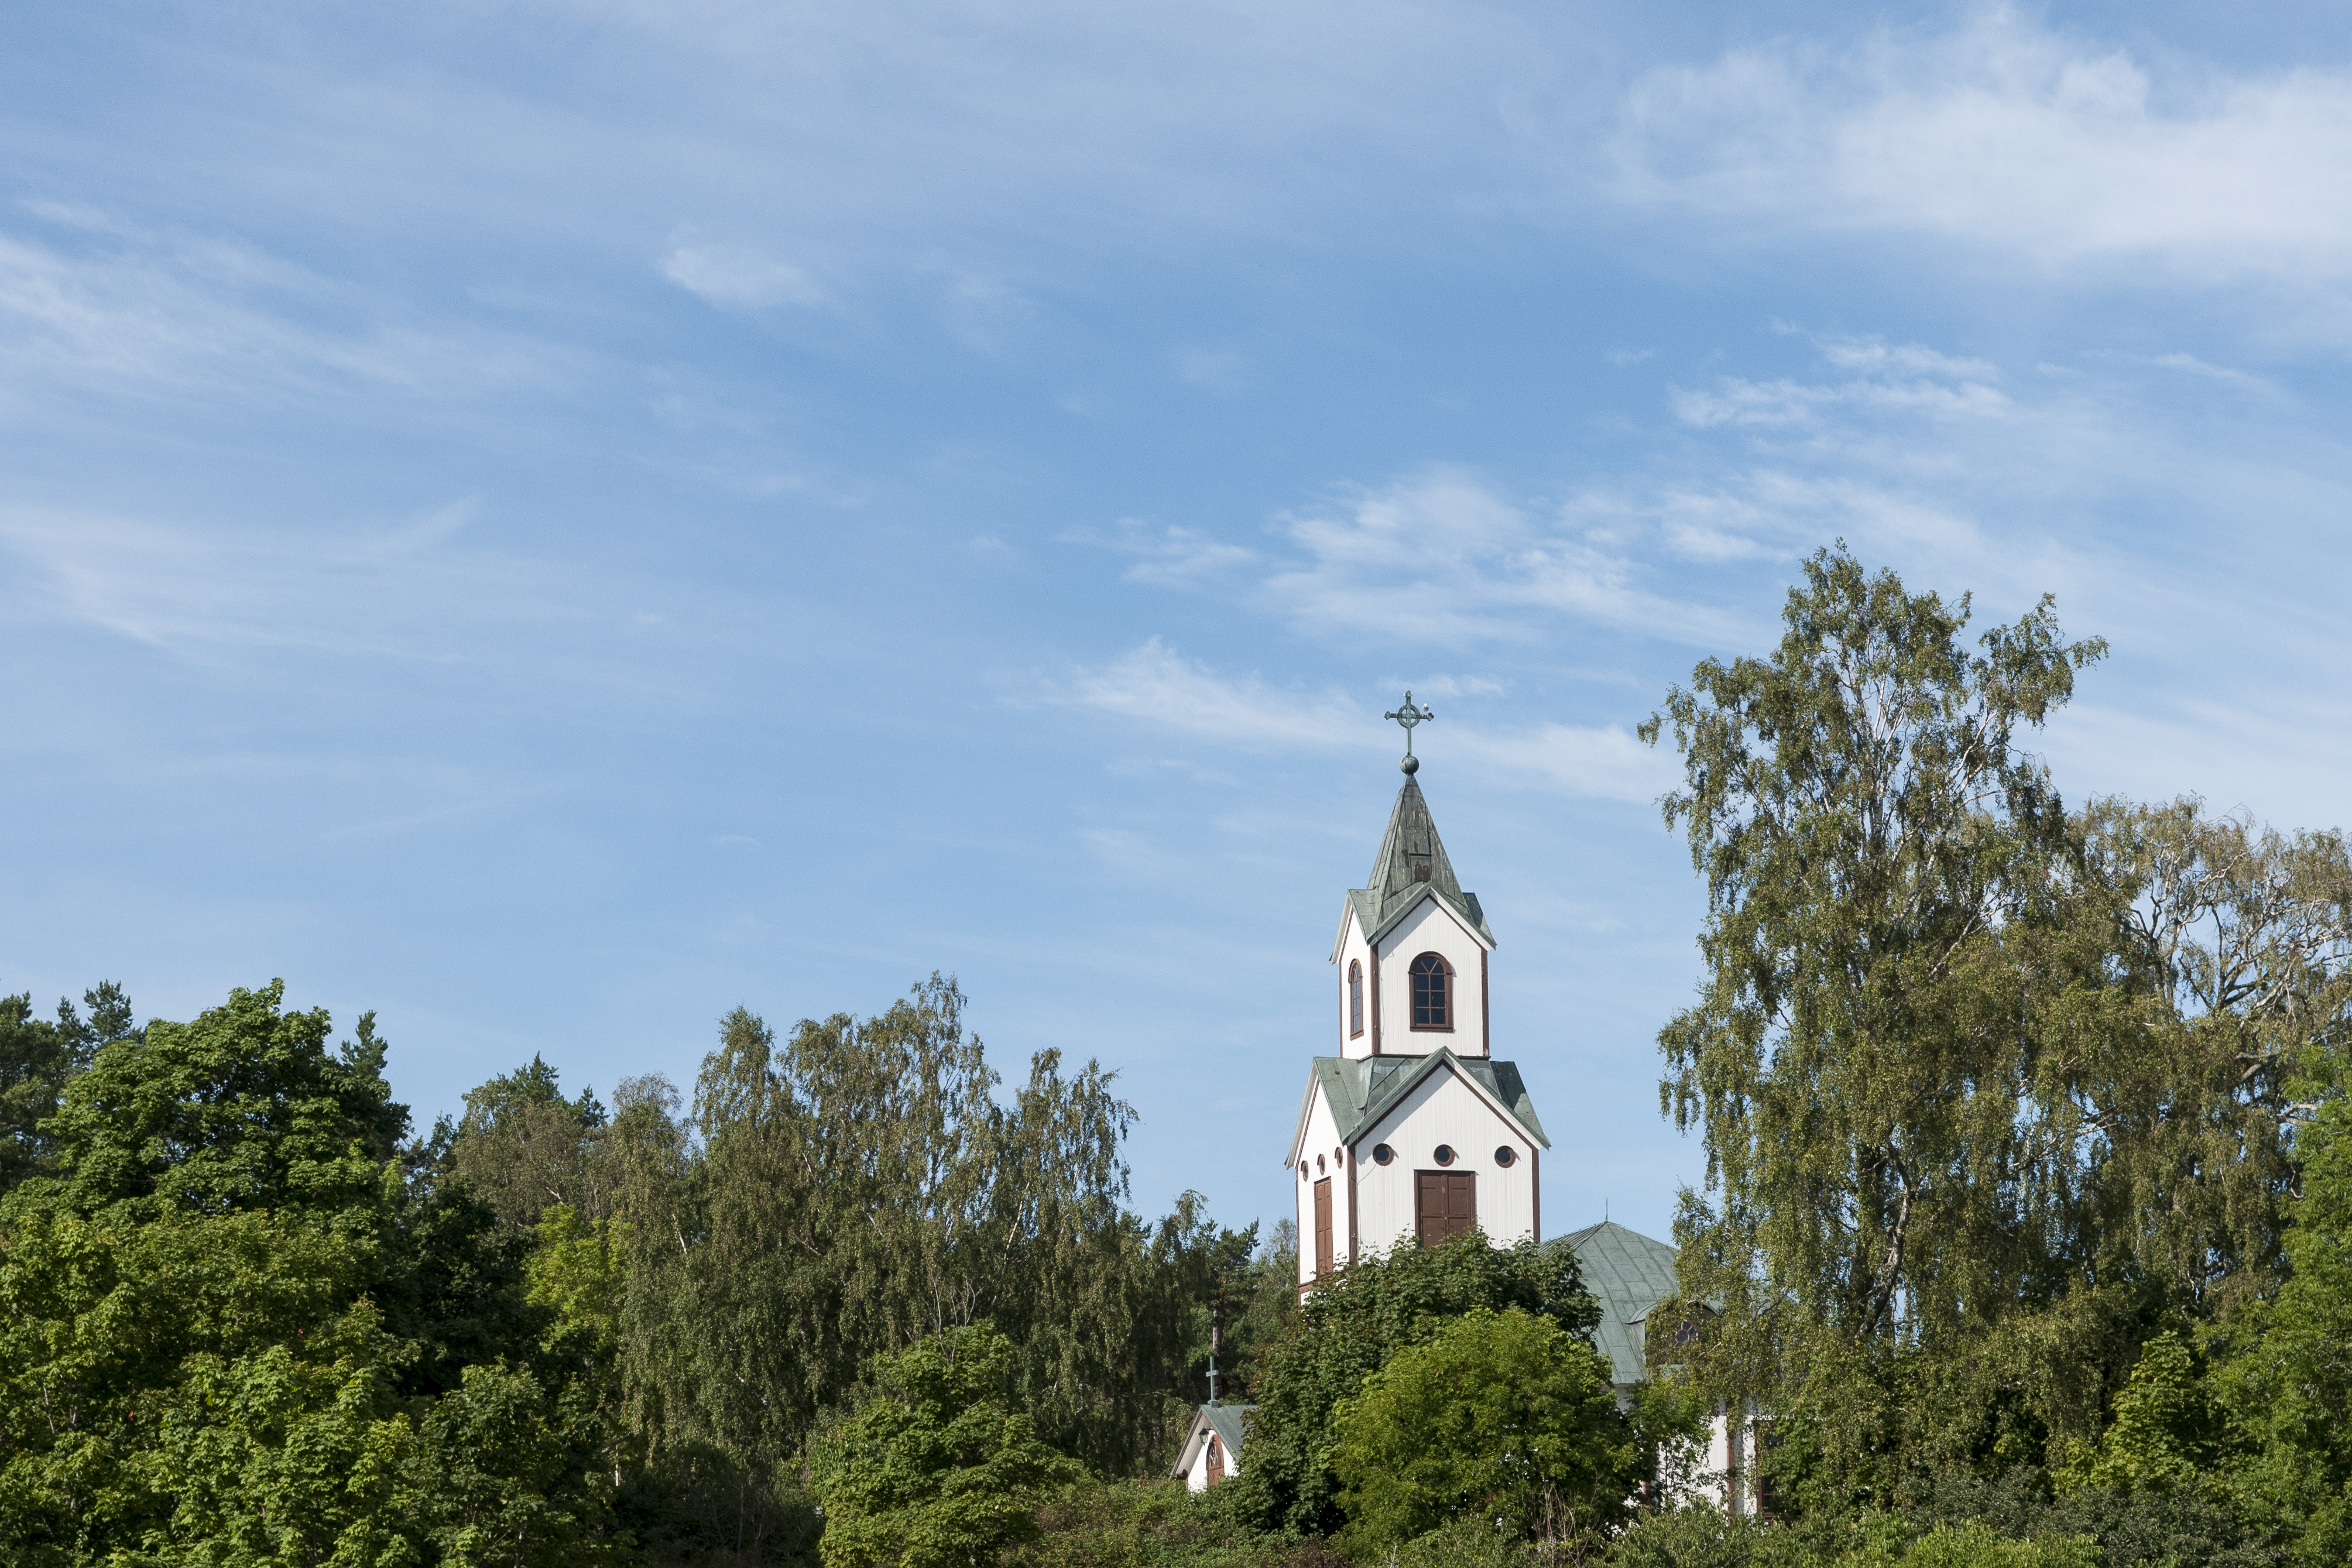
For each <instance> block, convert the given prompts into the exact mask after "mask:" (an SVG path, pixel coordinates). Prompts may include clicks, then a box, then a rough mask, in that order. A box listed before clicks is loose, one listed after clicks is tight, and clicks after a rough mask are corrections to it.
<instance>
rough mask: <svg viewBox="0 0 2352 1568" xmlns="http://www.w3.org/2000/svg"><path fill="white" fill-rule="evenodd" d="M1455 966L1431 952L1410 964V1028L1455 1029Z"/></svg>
mask: <svg viewBox="0 0 2352 1568" xmlns="http://www.w3.org/2000/svg"><path fill="white" fill-rule="evenodd" d="M1453 991H1454V967H1453V966H1452V965H1450V964H1448V963H1447V962H1446V961H1445V960H1444V959H1443V958H1441V957H1439V956H1437V955H1436V954H1434V953H1423V955H1422V956H1420V957H1418V958H1415V959H1414V960H1413V961H1412V1027H1413V1028H1415V1029H1444V1030H1450V1029H1452V1028H1453V1027H1454V998H1453Z"/></svg>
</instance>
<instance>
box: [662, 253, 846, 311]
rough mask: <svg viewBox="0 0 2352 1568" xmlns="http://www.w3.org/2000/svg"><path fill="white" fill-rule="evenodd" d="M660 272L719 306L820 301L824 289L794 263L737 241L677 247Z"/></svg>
mask: <svg viewBox="0 0 2352 1568" xmlns="http://www.w3.org/2000/svg"><path fill="white" fill-rule="evenodd" d="M661 275H662V276H663V277H667V278H668V279H669V280H670V281H671V282H672V283H675V284H677V286H678V287H680V288H683V289H685V290H687V291H688V293H690V294H694V295H696V296H698V297H699V298H702V299H703V300H704V301H705V302H707V303H709V304H710V305H714V306H716V307H718V308H720V309H722V310H767V309H772V308H776V307H778V306H784V305H794V306H803V307H806V306H813V305H822V304H824V299H825V296H824V289H822V288H820V287H817V285H816V281H815V279H814V278H812V277H809V275H808V274H807V273H805V272H803V271H802V270H801V269H800V268H799V267H791V266H787V265H786V264H784V263H783V262H781V261H776V260H773V259H772V258H770V257H769V256H764V255H762V254H761V253H760V252H759V251H757V250H754V249H751V248H750V247H748V246H702V245H695V246H677V248H676V249H674V250H672V251H671V252H670V253H669V254H668V255H667V256H664V257H663V258H662V262H661Z"/></svg>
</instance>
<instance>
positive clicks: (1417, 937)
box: [1339, 893, 1492, 1056]
mask: <svg viewBox="0 0 2352 1568" xmlns="http://www.w3.org/2000/svg"><path fill="white" fill-rule="evenodd" d="M1423 953H1435V954H1437V955H1439V956H1442V957H1443V958H1444V960H1445V961H1446V962H1447V963H1449V964H1451V965H1453V966H1454V994H1453V1003H1454V1008H1453V1012H1454V1027H1453V1029H1452V1030H1451V1031H1450V1032H1449V1031H1433V1030H1416V1029H1414V1028H1413V1027H1412V961H1413V960H1414V959H1415V958H1418V957H1419V956H1421V955H1423ZM1339 975H1340V985H1341V988H1342V990H1343V991H1344V989H1345V988H1346V984H1347V965H1346V964H1345V962H1344V961H1343V962H1342V963H1341V965H1340V969H1339ZM1380 977H1381V1036H1380V1054H1381V1055H1382V1056H1427V1055H1428V1054H1429V1053H1430V1052H1431V1051H1435V1050H1436V1049H1437V1048H1438V1047H1439V1046H1441V1045H1442V1046H1444V1047H1446V1048H1448V1049H1449V1050H1451V1051H1453V1052H1454V1055H1456V1056H1486V1055H1490V1054H1492V1053H1491V1052H1490V1051H1488V1049H1487V1041H1486V944H1485V943H1483V942H1481V941H1480V940H1479V939H1478V937H1477V936H1476V935H1475V933H1473V932H1472V931H1471V929H1470V927H1469V926H1468V925H1465V924H1464V923H1463V922H1462V920H1461V918H1460V917H1459V916H1457V915H1455V914H1454V911H1453V910H1452V909H1450V908H1448V907H1447V906H1446V903H1445V901H1444V899H1442V898H1439V897H1438V896H1437V895H1436V894H1434V893H1425V894H1423V896H1422V899H1421V902H1420V903H1419V904H1415V905H1414V906H1413V908H1412V911H1411V913H1409V914H1407V915H1405V917H1404V918H1403V919H1402V920H1400V921H1398V922H1397V923H1396V924H1395V925H1392V926H1391V927H1390V928H1389V932H1388V935H1387V936H1383V937H1381V963H1380ZM1358 1043H1361V1042H1358ZM1348 1054H1349V1055H1356V1056H1360V1055H1363V1054H1366V1053H1365V1052H1363V1051H1350V1052H1349V1053H1348Z"/></svg>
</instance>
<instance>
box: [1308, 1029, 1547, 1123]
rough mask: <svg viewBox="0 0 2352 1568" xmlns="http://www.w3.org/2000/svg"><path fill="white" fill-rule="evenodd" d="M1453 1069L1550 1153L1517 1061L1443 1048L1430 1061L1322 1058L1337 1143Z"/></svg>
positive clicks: (1321, 1077)
mask: <svg viewBox="0 0 2352 1568" xmlns="http://www.w3.org/2000/svg"><path fill="white" fill-rule="evenodd" d="M1449 1064H1450V1065H1451V1066H1453V1067H1454V1068H1456V1069H1459V1070H1460V1071H1461V1072H1462V1074H1463V1076H1465V1077H1466V1078H1468V1079H1469V1080H1470V1081H1471V1082H1474V1083H1475V1084H1477V1085H1478V1087H1479V1088H1480V1089H1482V1090H1484V1091H1485V1092H1486V1094H1487V1096H1488V1097H1489V1098H1490V1099H1492V1100H1494V1101H1495V1102H1496V1103H1497V1104H1499V1105H1501V1106H1502V1108H1503V1109H1504V1111H1505V1112H1506V1113H1508V1114H1509V1115H1510V1117H1511V1119H1512V1120H1514V1121H1516V1122H1517V1123H1518V1124H1519V1125H1520V1126H1521V1127H1522V1128H1524V1129H1526V1131H1527V1134H1528V1136H1529V1137H1530V1138H1533V1139H1534V1140H1535V1141H1536V1142H1537V1143H1538V1144H1539V1145H1542V1146H1543V1147H1545V1148H1547V1149H1548V1148H1549V1147H1551V1140H1550V1139H1549V1138H1548V1137H1546V1136H1545V1135H1544V1130H1543V1124H1542V1123H1541V1122H1540V1121H1538V1120H1537V1119H1536V1107H1535V1102H1534V1101H1532V1100H1530V1099H1529V1098H1528V1086H1527V1083H1526V1081H1525V1080H1523V1079H1521V1078H1520V1077H1519V1069H1518V1064H1517V1062H1511V1061H1495V1060H1493V1059H1492V1058H1490V1057H1484V1056H1456V1055H1454V1052H1453V1051H1449V1050H1447V1049H1446V1048H1445V1047H1444V1046H1442V1045H1441V1046H1439V1047H1438V1048H1437V1049H1436V1050H1435V1051H1431V1052H1430V1053H1429V1054H1428V1055H1427V1056H1318V1057H1317V1058H1316V1059H1315V1079H1314V1081H1315V1082H1318V1083H1319V1084H1321V1085H1322V1086H1323V1098H1324V1101H1325V1103H1328V1105H1329V1106H1330V1107H1331V1119H1332V1120H1333V1121H1334V1122H1336V1123H1338V1124H1339V1141H1340V1142H1341V1143H1343V1144H1353V1143H1354V1142H1355V1141H1356V1139H1357V1138H1358V1137H1359V1136H1360V1135H1361V1134H1364V1133H1365V1132H1367V1131H1369V1130H1370V1128H1371V1126H1372V1124H1374V1123H1376V1122H1378V1121H1379V1120H1380V1119H1381V1117H1383V1116H1385V1115H1387V1114H1388V1113H1389V1112H1390V1111H1391V1109H1393V1108H1394V1107H1395V1105H1396V1104H1397V1103H1398V1102H1399V1101H1401V1100H1402V1099H1403V1098H1404V1097H1405V1096H1406V1095H1407V1094H1410V1093H1411V1092H1412V1088H1413V1085H1415V1084H1417V1083H1419V1082H1421V1081H1422V1080H1423V1079H1424V1078H1426V1077H1428V1076H1429V1075H1430V1074H1431V1073H1433V1072H1436V1071H1442V1070H1444V1068H1445V1067H1447V1066H1448V1065H1449ZM1303 1125H1304V1124H1303V1122H1302V1127H1303ZM1301 1135H1303V1134H1301Z"/></svg>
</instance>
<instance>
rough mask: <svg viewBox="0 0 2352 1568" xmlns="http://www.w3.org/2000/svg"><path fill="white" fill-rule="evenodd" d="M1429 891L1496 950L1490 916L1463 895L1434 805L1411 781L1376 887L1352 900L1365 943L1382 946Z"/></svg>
mask: <svg viewBox="0 0 2352 1568" xmlns="http://www.w3.org/2000/svg"><path fill="white" fill-rule="evenodd" d="M1424 888H1426V889H1427V890H1428V891H1429V892H1431V893H1433V894H1436V895H1437V896H1438V897H1439V898H1440V899H1442V900H1444V902H1445V903H1446V904H1449V905H1451V906H1452V908H1453V909H1454V913H1455V914H1457V915H1461V916H1462V918H1463V920H1464V922H1465V924H1467V925H1469V927H1470V929H1471V930H1473V931H1475V932H1476V933H1477V934H1478V935H1479V936H1480V937H1481V938H1482V939H1483V940H1484V941H1485V942H1486V946H1489V947H1492V946H1495V934H1494V932H1493V931H1491V930H1489V929H1488V928H1487V925H1486V911H1485V910H1483V909H1481V908H1480V907H1479V906H1478V895H1477V894H1475V893H1465V892H1463V891H1462V883H1461V882H1460V880H1459V879H1458V878H1456V877H1455V876H1454V862H1452V861H1449V860H1447V859H1446V858H1445V845H1444V841H1442V840H1440V839H1439V838H1438V836H1437V823H1436V821H1435V820H1434V819H1433V818H1432V817H1431V816H1430V814H1429V802H1428V801H1427V800H1424V799H1423V798H1422V793H1421V786H1420V785H1419V784H1417V783H1415V782H1414V781H1413V780H1412V779H1411V778H1410V777H1408V778H1407V779H1405V781H1404V788H1403V789H1400V790H1398V791H1397V798H1396V805H1395V807H1394V808H1393V809H1392V810H1390V812H1389V831H1388V832H1387V833H1386V834H1385V835H1383V836H1382V837H1381V852H1380V853H1379V855H1378V856H1376V857H1374V859H1373V861H1372V879H1371V885H1370V887H1359V888H1352V889H1350V890H1349V894H1348V903H1349V906H1350V907H1352V908H1353V909H1354V910H1355V912H1356V924H1357V925H1359V926H1361V927H1362V928H1363V932H1364V937H1365V940H1367V941H1370V942H1377V941H1379V940H1380V939H1381V936H1384V935H1385V934H1386V933H1387V931H1388V928H1389V927H1390V926H1391V925H1394V924H1395V923H1396V922H1397V921H1399V920H1401V919H1402V918H1403V917H1404V915H1405V914H1406V912H1407V911H1408V910H1410V909H1412V905H1413V902H1414V900H1415V899H1416V898H1417V897H1419V895H1420V894H1421V893H1422V891H1423V889H1424Z"/></svg>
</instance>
